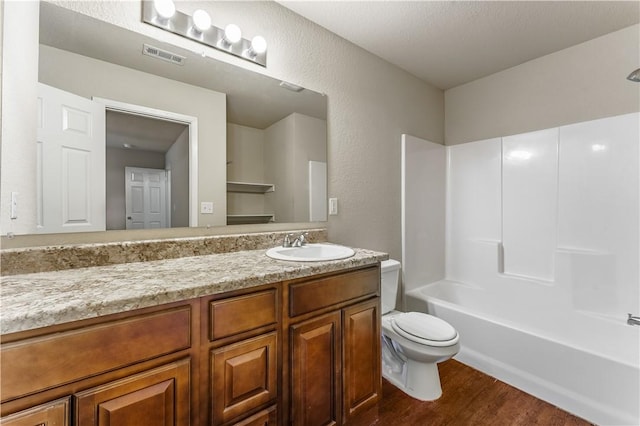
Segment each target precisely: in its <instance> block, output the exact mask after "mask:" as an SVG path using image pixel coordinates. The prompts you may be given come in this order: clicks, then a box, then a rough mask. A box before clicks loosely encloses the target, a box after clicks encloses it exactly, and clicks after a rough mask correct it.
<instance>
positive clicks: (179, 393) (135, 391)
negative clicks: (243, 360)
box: [75, 359, 190, 426]
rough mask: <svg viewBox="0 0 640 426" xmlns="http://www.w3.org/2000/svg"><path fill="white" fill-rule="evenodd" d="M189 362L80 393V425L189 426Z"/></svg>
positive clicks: (78, 401)
mask: <svg viewBox="0 0 640 426" xmlns="http://www.w3.org/2000/svg"><path fill="white" fill-rule="evenodd" d="M189 376H190V367H189V360H188V359H184V360H181V361H176V362H173V363H170V364H167V365H165V366H162V367H158V368H155V369H153V370H149V371H146V372H143V373H140V374H136V375H134V376H131V377H126V378H124V379H121V380H117V381H115V382H112V383H107V384H105V385H102V386H98V387H96V388H93V389H89V390H86V391H84V392H80V393H78V394H76V396H75V399H76V404H75V405H76V421H77V424H78V426H147V425H148V426H157V425H164V426H172V425H173V426H183V425H184V426H186V425H188V424H189V415H190V413H189V412H190V401H189V391H190V385H189V382H190V380H189Z"/></svg>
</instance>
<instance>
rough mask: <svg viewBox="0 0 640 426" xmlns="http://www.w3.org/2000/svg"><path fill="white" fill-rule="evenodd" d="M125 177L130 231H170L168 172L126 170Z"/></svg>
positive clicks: (126, 209)
mask: <svg viewBox="0 0 640 426" xmlns="http://www.w3.org/2000/svg"><path fill="white" fill-rule="evenodd" d="M124 173H125V185H126V186H125V213H126V224H127V226H126V227H127V229H150V228H166V227H167V226H168V220H167V216H168V215H167V210H168V208H167V206H169V205H170V200H169V199H168V191H167V171H166V170H161V169H146V168H142V167H125V172H124Z"/></svg>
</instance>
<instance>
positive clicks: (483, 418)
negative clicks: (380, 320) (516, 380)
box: [349, 359, 591, 426]
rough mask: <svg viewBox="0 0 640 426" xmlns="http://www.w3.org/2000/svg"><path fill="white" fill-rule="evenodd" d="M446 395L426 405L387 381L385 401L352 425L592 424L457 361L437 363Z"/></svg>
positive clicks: (498, 425)
mask: <svg viewBox="0 0 640 426" xmlns="http://www.w3.org/2000/svg"><path fill="white" fill-rule="evenodd" d="M438 368H439V370H440V380H441V383H442V396H441V397H440V398H439V399H438V400H436V401H433V402H422V401H418V400H416V399H413V398H411V397H410V396H407V395H406V394H404V393H403V392H401V391H400V390H398V389H397V388H396V387H394V386H393V385H391V384H390V383H389V382H387V381H386V380H383V386H382V401H381V402H380V403H379V404H378V405H377V406H376V407H373V408H371V409H369V410H368V411H366V412H364V413H362V414H361V415H360V416H358V418H357V419H356V420H355V421H354V422H353V423H351V422H350V423H349V424H354V425H358V426H369V425H380V426H394V425H397V426H414V425H429V426H436V425H461V426H462V425H464V426H467V425H473V426H480V425H491V426H502V425H504V426H524V425H526V426H529V425H540V426H562V425H567V426H568V425H572V426H587V425H590V424H591V423H588V422H586V421H585V420H582V419H580V418H578V417H575V416H573V415H571V414H569V413H567V412H565V411H562V410H561V409H559V408H557V407H555V406H553V405H551V404H548V403H546V402H544V401H541V400H539V399H537V398H535V397H533V396H531V395H529V394H526V393H524V392H522V391H520V390H518V389H516V388H514V387H512V386H509V385H507V384H505V383H503V382H500V381H498V380H496V379H494V378H493V377H490V376H487V375H485V374H483V373H481V372H479V371H477V370H474V369H472V368H470V367H467V366H466V365H464V364H461V363H459V362H458V361H455V360H453V359H451V360H448V361H445V362H443V363H440V364H438Z"/></svg>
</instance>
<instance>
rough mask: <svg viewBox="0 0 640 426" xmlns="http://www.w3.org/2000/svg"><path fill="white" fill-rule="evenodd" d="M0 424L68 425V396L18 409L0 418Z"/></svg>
mask: <svg viewBox="0 0 640 426" xmlns="http://www.w3.org/2000/svg"><path fill="white" fill-rule="evenodd" d="M0 425H2V426H69V425H70V423H69V398H63V399H60V400H57V401H52V402H49V403H45V404H42V405H38V406H36V407H33V408H29V409H26V410H23V411H19V412H17V413H15V414H12V415H10V416H7V417H3V418H2V419H0Z"/></svg>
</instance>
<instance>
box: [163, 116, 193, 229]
mask: <svg viewBox="0 0 640 426" xmlns="http://www.w3.org/2000/svg"><path fill="white" fill-rule="evenodd" d="M165 167H166V169H167V170H171V226H172V227H174V228H175V227H183V226H189V128H188V127H187V128H186V129H184V131H183V132H182V133H180V136H178V139H177V140H176V141H175V142H174V143H173V145H171V148H169V150H168V151H167V153H166V154H165Z"/></svg>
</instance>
